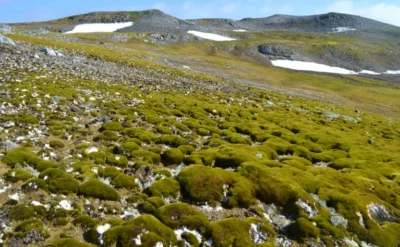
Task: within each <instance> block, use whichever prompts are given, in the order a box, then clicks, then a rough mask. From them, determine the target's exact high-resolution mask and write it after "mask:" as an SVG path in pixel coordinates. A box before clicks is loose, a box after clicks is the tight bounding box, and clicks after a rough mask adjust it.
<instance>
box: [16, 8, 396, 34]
mask: <svg viewBox="0 0 400 247" xmlns="http://www.w3.org/2000/svg"><path fill="white" fill-rule="evenodd" d="M116 22H133V25H132V26H131V27H127V28H124V29H121V30H119V31H120V32H169V33H185V32H187V31H188V30H197V31H217V30H225V31H226V30H228V31H233V30H239V29H243V30H247V31H270V30H285V31H296V32H308V33H330V32H335V31H336V32H340V31H363V30H386V29H398V30H400V27H397V26H393V25H389V24H385V23H382V22H378V21H375V20H372V19H368V18H364V17H360V16H355V15H348V14H340V13H327V14H321V15H312V16H291V15H273V16H270V17H266V18H245V19H242V20H237V21H235V20H232V19H219V18H211V19H189V20H182V19H179V18H176V17H174V16H171V15H168V14H165V13H164V12H162V11H160V10H145V11H124V12H92V13H88V14H81V15H75V16H70V17H65V18H61V19H57V20H51V21H46V22H37V23H29V25H30V26H35V27H38V26H45V27H47V28H50V29H56V30H59V31H62V32H64V31H69V30H72V29H73V28H74V27H75V26H76V25H79V24H85V23H116ZM18 25H24V24H18Z"/></svg>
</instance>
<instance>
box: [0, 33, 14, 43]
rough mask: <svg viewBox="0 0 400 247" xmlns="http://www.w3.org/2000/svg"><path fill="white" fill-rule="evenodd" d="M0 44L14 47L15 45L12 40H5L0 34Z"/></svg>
mask: <svg viewBox="0 0 400 247" xmlns="http://www.w3.org/2000/svg"><path fill="white" fill-rule="evenodd" d="M0 44H7V45H14V46H15V45H16V44H15V42H14V41H13V40H12V39H10V38H7V37H5V36H3V35H1V34H0Z"/></svg>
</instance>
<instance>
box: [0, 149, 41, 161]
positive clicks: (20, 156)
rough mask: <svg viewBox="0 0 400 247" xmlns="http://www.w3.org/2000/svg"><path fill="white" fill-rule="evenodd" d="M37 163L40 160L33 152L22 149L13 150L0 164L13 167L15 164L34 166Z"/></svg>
mask: <svg viewBox="0 0 400 247" xmlns="http://www.w3.org/2000/svg"><path fill="white" fill-rule="evenodd" d="M39 161H40V159H39V158H38V157H37V156H36V154H35V153H34V152H32V151H30V150H29V149H27V148H24V147H18V148H14V149H13V150H11V151H9V152H8V153H7V154H6V156H4V158H3V159H2V162H3V163H5V164H7V165H9V166H14V165H16V164H20V165H36V164H37V163H38V162H39Z"/></svg>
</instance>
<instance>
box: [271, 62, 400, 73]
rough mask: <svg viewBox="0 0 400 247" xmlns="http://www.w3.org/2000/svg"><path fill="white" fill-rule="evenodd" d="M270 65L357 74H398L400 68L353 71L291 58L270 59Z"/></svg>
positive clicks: (301, 69)
mask: <svg viewBox="0 0 400 247" xmlns="http://www.w3.org/2000/svg"><path fill="white" fill-rule="evenodd" d="M271 63H272V65H274V66H276V67H281V68H285V69H292V70H300V71H313V72H323V73H334V74H342V75H359V74H368V75H382V74H387V75H400V70H388V71H386V72H384V73H378V72H375V71H370V70H361V71H359V72H355V71H352V70H348V69H344V68H339V67H332V66H328V65H325V64H319V63H312V62H301V61H291V60H272V61H271Z"/></svg>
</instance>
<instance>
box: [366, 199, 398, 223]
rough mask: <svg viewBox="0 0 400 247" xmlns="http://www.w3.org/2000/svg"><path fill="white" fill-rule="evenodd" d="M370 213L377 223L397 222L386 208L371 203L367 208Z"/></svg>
mask: <svg viewBox="0 0 400 247" xmlns="http://www.w3.org/2000/svg"><path fill="white" fill-rule="evenodd" d="M367 208H368V213H369V215H371V217H372V218H373V219H374V220H376V221H377V222H395V221H396V218H395V217H393V216H391V215H390V214H389V212H388V211H387V209H386V208H385V206H383V205H380V204H377V203H371V204H369V205H368V206H367Z"/></svg>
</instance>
